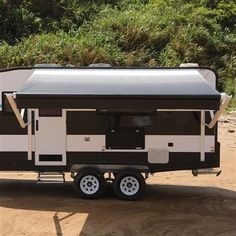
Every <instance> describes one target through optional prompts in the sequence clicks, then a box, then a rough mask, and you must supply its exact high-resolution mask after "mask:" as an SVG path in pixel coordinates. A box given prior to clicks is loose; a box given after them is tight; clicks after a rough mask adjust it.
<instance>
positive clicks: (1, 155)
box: [0, 149, 220, 172]
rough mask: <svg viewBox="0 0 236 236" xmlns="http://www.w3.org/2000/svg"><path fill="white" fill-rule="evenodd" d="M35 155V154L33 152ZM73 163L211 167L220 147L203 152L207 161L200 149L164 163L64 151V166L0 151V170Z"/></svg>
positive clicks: (155, 168)
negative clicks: (204, 158)
mask: <svg viewBox="0 0 236 236" xmlns="http://www.w3.org/2000/svg"><path fill="white" fill-rule="evenodd" d="M33 156H34V155H33ZM73 164H91V165H93V164H94V165H95V164H108V165H109V164H111V165H112V164H113V165H115V164H117V165H126V166H127V165H129V166H130V167H132V165H146V166H149V168H150V170H151V172H161V171H171V170H188V169H189V170H191V169H200V168H213V167H219V165H220V152H219V149H217V150H216V152H215V153H206V161H205V162H201V161H200V153H173V152H171V153H170V161H169V163H167V164H150V163H148V161H147V153H145V152H67V165H66V166H35V165H34V158H33V160H31V161H28V160H27V152H0V170H5V171H6V170H9V171H16V170H22V171H23V170H28V171H68V172H69V171H70V168H71V166H72V165H73Z"/></svg>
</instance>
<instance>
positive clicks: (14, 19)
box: [0, 0, 236, 105]
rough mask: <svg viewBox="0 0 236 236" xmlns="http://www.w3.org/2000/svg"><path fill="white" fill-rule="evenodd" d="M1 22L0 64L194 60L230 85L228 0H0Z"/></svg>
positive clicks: (232, 30) (232, 21) (232, 9)
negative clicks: (216, 73)
mask: <svg viewBox="0 0 236 236" xmlns="http://www.w3.org/2000/svg"><path fill="white" fill-rule="evenodd" d="M0 22H1V24H0V68H5V67H13V66H28V65H34V64H36V63H60V64H62V65H65V66H72V65H74V66H82V65H83V66H84V65H85V66H86V65H89V64H91V63H98V62H104V63H110V64H112V65H115V66H149V67H150V66H151V67H154V66H179V64H180V63H187V62H195V63H198V64H199V65H200V66H207V67H211V68H213V69H215V70H216V71H217V72H218V74H219V77H220V87H221V90H225V91H226V92H227V93H230V94H232V95H234V94H235V92H236V91H235V90H236V89H235V78H236V27H235V26H236V3H235V1H234V0H199V1H195V0H93V1H89V0H0ZM233 103H234V105H235V104H236V102H235V100H234V102H233Z"/></svg>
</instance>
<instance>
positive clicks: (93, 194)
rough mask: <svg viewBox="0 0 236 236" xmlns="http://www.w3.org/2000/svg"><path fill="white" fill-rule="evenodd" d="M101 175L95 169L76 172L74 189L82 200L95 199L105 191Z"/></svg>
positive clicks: (103, 179)
mask: <svg viewBox="0 0 236 236" xmlns="http://www.w3.org/2000/svg"><path fill="white" fill-rule="evenodd" d="M105 184H106V181H105V178H104V176H103V173H101V172H100V171H99V170H97V169H95V168H85V169H82V170H80V171H79V172H78V174H77V175H76V177H75V179H74V189H75V192H76V193H77V195H78V196H79V197H80V198H83V199H96V198H98V197H100V196H101V195H102V194H103V193H104V191H105Z"/></svg>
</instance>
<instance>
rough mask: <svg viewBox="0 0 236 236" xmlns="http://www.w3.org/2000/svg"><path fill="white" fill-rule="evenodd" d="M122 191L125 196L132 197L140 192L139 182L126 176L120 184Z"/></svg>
mask: <svg viewBox="0 0 236 236" xmlns="http://www.w3.org/2000/svg"><path fill="white" fill-rule="evenodd" d="M120 190H121V192H122V193H123V194H125V195H128V196H132V195H134V194H136V193H137V192H138V190H139V182H138V180H137V179H136V178H135V177H133V176H126V177H124V178H123V179H122V180H121V182H120Z"/></svg>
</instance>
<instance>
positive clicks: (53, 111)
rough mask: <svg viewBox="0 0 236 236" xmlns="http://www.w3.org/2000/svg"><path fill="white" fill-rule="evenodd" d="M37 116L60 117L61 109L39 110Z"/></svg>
mask: <svg viewBox="0 0 236 236" xmlns="http://www.w3.org/2000/svg"><path fill="white" fill-rule="evenodd" d="M39 116H52V117H53V116H62V109H57V108H41V109H39Z"/></svg>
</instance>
